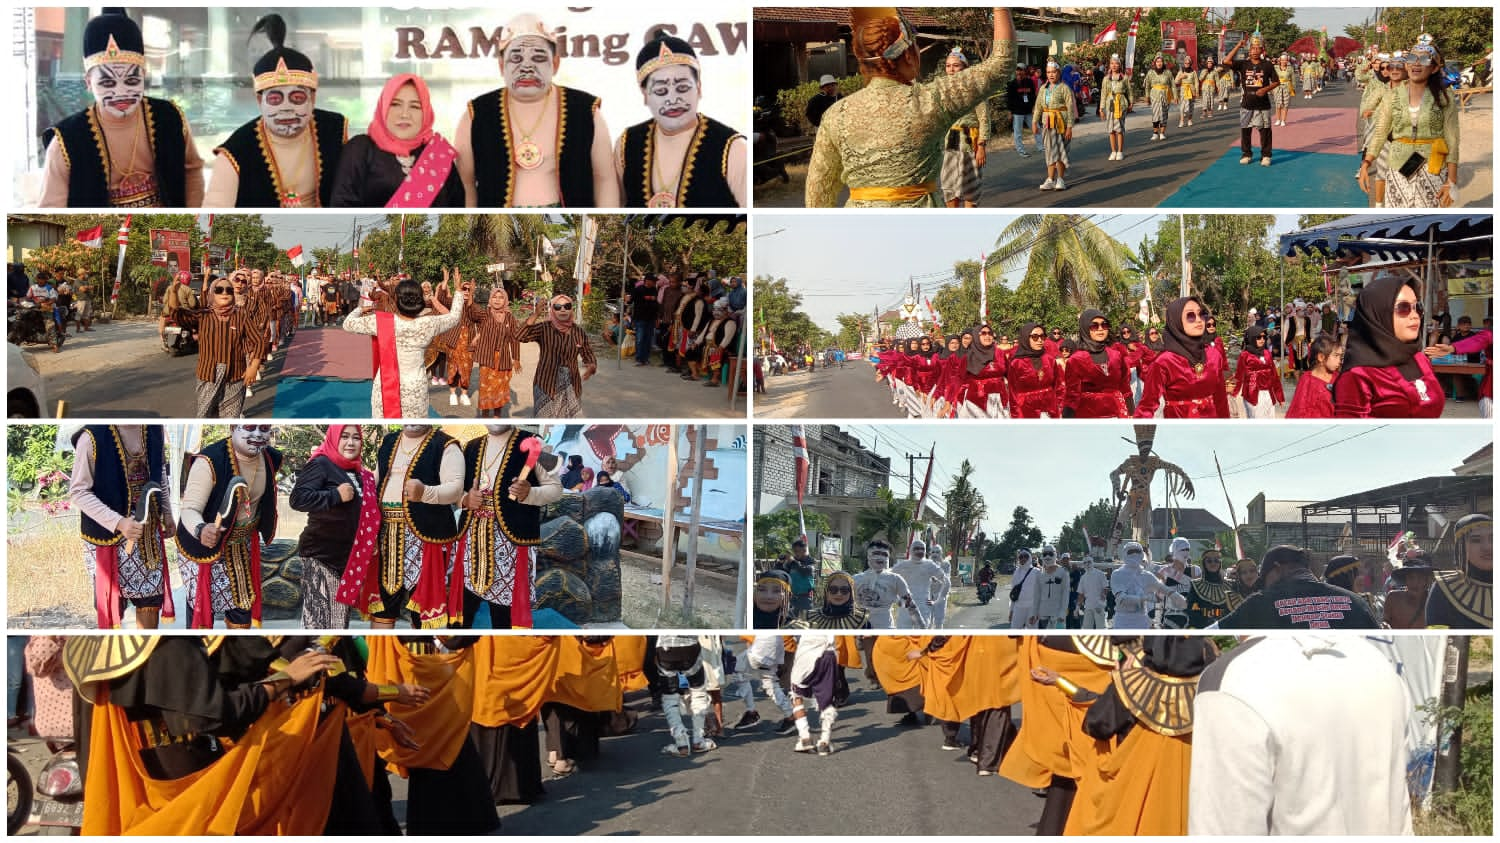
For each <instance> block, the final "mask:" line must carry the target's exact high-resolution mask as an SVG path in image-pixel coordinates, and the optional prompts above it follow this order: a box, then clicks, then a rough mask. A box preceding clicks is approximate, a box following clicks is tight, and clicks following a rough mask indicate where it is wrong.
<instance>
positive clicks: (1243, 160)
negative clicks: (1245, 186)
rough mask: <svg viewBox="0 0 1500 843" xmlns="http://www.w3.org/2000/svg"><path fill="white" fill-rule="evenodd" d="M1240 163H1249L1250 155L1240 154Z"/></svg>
mask: <svg viewBox="0 0 1500 843" xmlns="http://www.w3.org/2000/svg"><path fill="white" fill-rule="evenodd" d="M1240 163H1241V164H1249V163H1250V156H1248V155H1241V156H1240Z"/></svg>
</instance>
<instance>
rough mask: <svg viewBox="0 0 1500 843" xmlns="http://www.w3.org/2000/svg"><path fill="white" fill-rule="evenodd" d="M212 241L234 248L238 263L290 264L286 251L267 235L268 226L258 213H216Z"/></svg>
mask: <svg viewBox="0 0 1500 843" xmlns="http://www.w3.org/2000/svg"><path fill="white" fill-rule="evenodd" d="M213 242H214V245H217V246H222V247H224V248H227V249H238V251H237V252H236V260H237V261H238V262H239V264H240V265H241V266H246V267H249V268H251V269H264V270H270V269H280V268H290V267H291V264H290V262H288V261H287V259H286V253H285V252H283V251H282V250H281V249H280V248H278V247H277V246H276V243H275V242H274V241H273V240H272V238H271V226H269V225H267V224H266V222H265V220H264V219H263V218H262V217H261V215H260V214H216V215H215V216H214V231H213ZM290 245H293V244H288V246H290Z"/></svg>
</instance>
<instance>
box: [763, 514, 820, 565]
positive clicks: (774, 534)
mask: <svg viewBox="0 0 1500 843" xmlns="http://www.w3.org/2000/svg"><path fill="white" fill-rule="evenodd" d="M805 517H806V520H807V532H808V535H809V536H812V535H816V534H818V533H826V532H828V527H829V523H828V516H826V515H824V514H823V513H821V512H812V511H807V512H805ZM800 535H802V526H801V523H800V522H799V521H798V520H797V510H796V509H795V508H793V507H784V508H782V509H779V510H777V511H775V512H771V513H767V514H765V515H757V516H755V558H757V559H775V558H776V557H778V556H780V555H781V554H783V553H791V552H792V542H793V541H795V540H796V539H797V537H798V536H800Z"/></svg>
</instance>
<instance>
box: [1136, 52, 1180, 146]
mask: <svg viewBox="0 0 1500 843" xmlns="http://www.w3.org/2000/svg"><path fill="white" fill-rule="evenodd" d="M1141 80H1142V82H1141V84H1143V85H1144V86H1145V88H1146V102H1147V103H1148V104H1149V105H1150V106H1151V139H1152V140H1166V139H1167V108H1168V107H1169V106H1171V104H1172V73H1171V72H1170V71H1168V70H1167V59H1166V57H1165V56H1163V55H1162V54H1161V53H1157V54H1156V57H1155V58H1153V59H1152V60H1151V67H1150V68H1149V69H1148V70H1147V71H1146V72H1145V74H1144V75H1143V76H1142V77H1141Z"/></svg>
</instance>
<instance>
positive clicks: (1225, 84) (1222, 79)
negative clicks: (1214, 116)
mask: <svg viewBox="0 0 1500 843" xmlns="http://www.w3.org/2000/svg"><path fill="white" fill-rule="evenodd" d="M1234 83H1235V76H1234V68H1233V67H1231V66H1229V64H1228V63H1221V64H1220V65H1219V110H1220V111H1228V110H1229V92H1230V90H1231V89H1233V88H1234Z"/></svg>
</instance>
